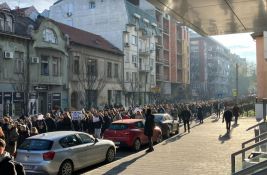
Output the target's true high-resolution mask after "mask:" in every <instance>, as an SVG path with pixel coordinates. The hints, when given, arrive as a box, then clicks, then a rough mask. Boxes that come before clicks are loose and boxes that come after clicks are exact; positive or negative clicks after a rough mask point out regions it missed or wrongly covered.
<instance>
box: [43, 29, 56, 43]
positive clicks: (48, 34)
mask: <svg viewBox="0 0 267 175" xmlns="http://www.w3.org/2000/svg"><path fill="white" fill-rule="evenodd" d="M43 41H45V42H48V43H53V44H56V43H57V37H56V34H55V32H54V31H53V30H51V29H44V31H43Z"/></svg>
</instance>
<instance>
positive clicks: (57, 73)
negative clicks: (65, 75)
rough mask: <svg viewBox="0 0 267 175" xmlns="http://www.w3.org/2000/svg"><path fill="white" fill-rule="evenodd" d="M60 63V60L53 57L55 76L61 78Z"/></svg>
mask: <svg viewBox="0 0 267 175" xmlns="http://www.w3.org/2000/svg"><path fill="white" fill-rule="evenodd" d="M59 62H60V58H56V57H53V61H52V66H53V67H52V71H53V76H59Z"/></svg>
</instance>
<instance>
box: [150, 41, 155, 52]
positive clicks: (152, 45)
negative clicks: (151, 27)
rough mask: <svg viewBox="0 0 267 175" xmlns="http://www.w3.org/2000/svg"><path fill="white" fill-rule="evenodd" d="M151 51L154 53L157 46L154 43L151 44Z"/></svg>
mask: <svg viewBox="0 0 267 175" xmlns="http://www.w3.org/2000/svg"><path fill="white" fill-rule="evenodd" d="M150 50H152V51H154V50H155V45H154V44H153V43H151V44H150Z"/></svg>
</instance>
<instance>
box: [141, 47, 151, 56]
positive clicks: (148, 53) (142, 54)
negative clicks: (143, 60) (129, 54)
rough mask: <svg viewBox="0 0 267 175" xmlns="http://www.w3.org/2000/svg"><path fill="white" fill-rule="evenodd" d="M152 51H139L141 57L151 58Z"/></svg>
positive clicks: (146, 49)
mask: <svg viewBox="0 0 267 175" xmlns="http://www.w3.org/2000/svg"><path fill="white" fill-rule="evenodd" d="M151 52H152V51H151V50H150V49H148V48H145V49H139V55H140V56H149V55H150V54H151Z"/></svg>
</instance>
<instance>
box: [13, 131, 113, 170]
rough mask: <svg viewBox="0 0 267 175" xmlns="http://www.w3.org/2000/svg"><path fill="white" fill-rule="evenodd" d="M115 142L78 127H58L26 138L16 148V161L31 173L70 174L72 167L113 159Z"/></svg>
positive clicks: (76, 167)
mask: <svg viewBox="0 0 267 175" xmlns="http://www.w3.org/2000/svg"><path fill="white" fill-rule="evenodd" d="M115 155H116V147H115V144H114V143H113V142H112V141H110V140H104V139H95V138H94V137H93V136H91V135H89V134H87V133H83V132H76V131H58V132H49V133H44V134H39V135H36V136H33V137H29V138H27V139H26V140H25V141H24V142H23V143H22V144H21V146H20V147H19V148H18V150H17V154H16V161H18V162H20V163H22V164H23V166H24V168H25V171H26V172H27V173H30V174H49V175H53V174H60V175H71V174H72V173H73V171H76V170H78V169H82V168H85V167H87V166H90V165H93V164H96V163H100V162H103V161H106V162H112V161H113V160H114V158H115Z"/></svg>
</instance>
